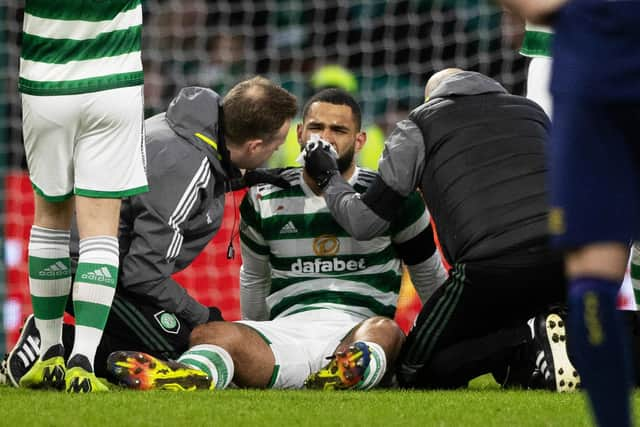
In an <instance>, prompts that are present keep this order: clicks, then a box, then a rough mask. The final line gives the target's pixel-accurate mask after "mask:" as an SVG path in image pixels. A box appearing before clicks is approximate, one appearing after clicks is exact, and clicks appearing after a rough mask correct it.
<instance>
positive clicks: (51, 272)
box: [38, 261, 71, 277]
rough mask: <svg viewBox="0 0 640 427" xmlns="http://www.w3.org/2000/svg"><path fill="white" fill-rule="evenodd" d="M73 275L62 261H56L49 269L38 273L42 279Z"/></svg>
mask: <svg viewBox="0 0 640 427" xmlns="http://www.w3.org/2000/svg"><path fill="white" fill-rule="evenodd" d="M70 274H71V271H70V270H69V267H67V266H66V265H65V264H64V263H63V262H62V261H56V262H54V263H53V264H51V265H50V266H49V267H46V268H44V269H43V270H41V271H39V272H38V276H40V277H68V276H69V275H70Z"/></svg>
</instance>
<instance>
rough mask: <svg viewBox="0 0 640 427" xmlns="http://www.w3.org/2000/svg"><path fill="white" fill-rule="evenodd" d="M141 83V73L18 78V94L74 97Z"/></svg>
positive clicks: (142, 77)
mask: <svg viewBox="0 0 640 427" xmlns="http://www.w3.org/2000/svg"><path fill="white" fill-rule="evenodd" d="M143 83H144V74H143V72H142V71H135V72H132V73H120V74H109V75H107V76H102V77H92V78H88V79H78V80H63V81H59V82H55V81H35V80H29V79H25V78H22V77H20V80H19V82H18V87H19V89H20V92H22V93H26V94H28V95H37V96H41V95H74V94H79V93H89V92H97V91H101V90H109V89H117V88H120V87H129V86H141V85H142V84H143ZM145 191H146V190H145ZM60 197H63V198H65V199H66V198H69V197H71V194H69V195H65V196H60Z"/></svg>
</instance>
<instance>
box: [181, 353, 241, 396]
mask: <svg viewBox="0 0 640 427" xmlns="http://www.w3.org/2000/svg"><path fill="white" fill-rule="evenodd" d="M190 359H191V360H192V361H194V362H197V363H198V364H202V365H204V366H206V368H207V369H208V371H209V372H208V373H209V374H211V377H212V380H213V382H214V383H215V388H216V389H218V390H222V389H224V388H226V387H227V386H228V385H229V384H230V383H231V381H233V375H234V372H235V367H234V364H233V359H232V358H231V355H230V354H229V353H228V352H227V350H225V349H224V348H222V347H220V346H217V345H214V344H199V345H196V346H194V347H191V348H190V349H189V350H187V351H186V352H185V353H183V354H182V356H180V358H179V359H178V362H180V363H184V364H185V365H189V366H192V367H194V368H197V369H200V366H197V365H196V364H195V363H193V364H192V363H189V360H190Z"/></svg>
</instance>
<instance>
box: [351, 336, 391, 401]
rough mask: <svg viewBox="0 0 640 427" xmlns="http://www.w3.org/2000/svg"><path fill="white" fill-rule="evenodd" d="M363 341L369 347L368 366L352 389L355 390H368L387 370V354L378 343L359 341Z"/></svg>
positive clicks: (378, 381)
mask: <svg viewBox="0 0 640 427" xmlns="http://www.w3.org/2000/svg"><path fill="white" fill-rule="evenodd" d="M360 342H363V343H365V344H366V345H367V346H368V347H369V351H370V352H371V356H370V361H369V366H368V367H367V369H366V370H365V371H364V376H363V377H362V380H360V382H359V383H358V384H356V386H355V387H354V389H356V390H369V389H370V388H373V387H375V386H376V385H378V383H380V381H381V380H382V377H384V374H385V373H386V372H387V356H386V354H385V353H384V350H383V349H382V347H380V345H378V344H376V343H374V342H371V341H360Z"/></svg>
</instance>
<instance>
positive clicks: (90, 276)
mask: <svg viewBox="0 0 640 427" xmlns="http://www.w3.org/2000/svg"><path fill="white" fill-rule="evenodd" d="M80 278H81V279H85V280H91V281H94V282H105V283H113V282H114V280H113V276H112V275H111V273H109V269H107V267H102V268H97V269H95V270H93V271H89V272H88V273H83V274H82V275H81V276H80Z"/></svg>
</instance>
